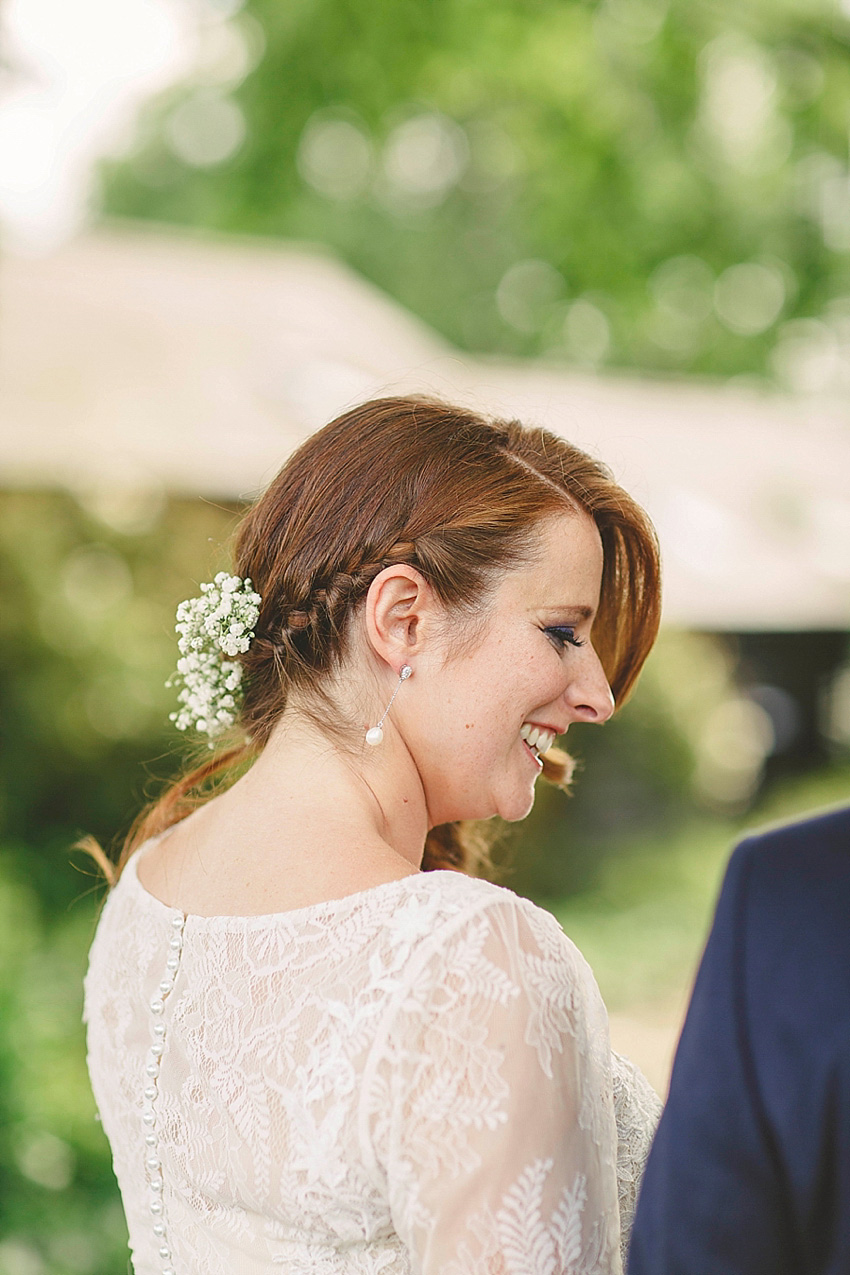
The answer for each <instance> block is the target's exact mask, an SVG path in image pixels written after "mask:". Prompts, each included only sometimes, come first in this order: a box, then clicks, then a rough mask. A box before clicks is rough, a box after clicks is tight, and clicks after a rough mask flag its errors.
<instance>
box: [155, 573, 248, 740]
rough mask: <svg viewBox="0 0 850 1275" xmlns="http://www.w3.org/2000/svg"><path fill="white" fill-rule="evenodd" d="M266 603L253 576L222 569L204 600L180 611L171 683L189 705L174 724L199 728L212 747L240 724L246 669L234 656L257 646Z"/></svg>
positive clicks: (189, 603)
mask: <svg viewBox="0 0 850 1275" xmlns="http://www.w3.org/2000/svg"><path fill="white" fill-rule="evenodd" d="M261 602H262V598H261V597H260V595H259V594H258V593H255V592H254V589H253V587H252V585H251V581H250V580H249V579H247V577H246V579H244V580H243V579H242V578H241V576H231V575H228V574H227V572H226V571H219V573H218V575H217V576H216V578H215V580H213V581H212V582H211V583H209V584H202V585H201V596H200V597H199V598H187V599H186V601H185V602H181V603H180V605H179V606H178V608H177V624H176V625H175V626H174V627H175V629H176V631H177V633H179V635H180V636H179V638H178V639H177V647H178V650H179V651H180V659H179V660H178V661H177V672H176V673H175V674H174V675H173V676H172V677H171V678H170V679H169V680H168V682H167V683H166V685H167V686H180V687H181V690H180V693H179V695H178V696H177V699H178V701H179V702H180V703H181V704H182V705H183V707H182V708H180V709H179V710H178V711H177V712H175V713H171V715H170V716H171V721H172V722H174V725H175V726H176V727H177V729H178V730H187V729H188V728H189V727H190V726H194V727H195V728H196V729H197V730H199V731H200V732H201V734H203V735H208V736H209V739H210V747H211V748H212V741H213V740H214V739H215V737H216V736H217V735H220V734H221V732H222V731H224V730H227V729H228V727H230V726H232V725H233V723H234V722H235V721H236V709H237V702H236V695H237V693H238V691H239V686H240V683H241V681H242V665H241V664H239V663H237V662H236V661H235V660H234V659H233V658H232V657H233V656H235V655H239V654H240V653H242V652H243V651H247V650H248V647H249V646H250V645H251V639H252V638H253V636H254V625H255V624H256V623H257V617H258V615H259V614H260V603H261ZM226 656H230V657H231V658H230V659H227V658H224V657H226Z"/></svg>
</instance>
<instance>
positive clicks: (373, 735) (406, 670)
mask: <svg viewBox="0 0 850 1275" xmlns="http://www.w3.org/2000/svg"><path fill="white" fill-rule="evenodd" d="M412 672H413V669H412V668H411V667H410V665H409V664H404V665H403V666H402V668H401V669H400V670H399V674H398V684H397V686H396V688H395V690H394V691H393V693H392V699H391V700H390V702H389V704H387V706H386V708H385V709H384V711H383V713H382V714H381V720H380V721H379V722H378V724H377V726H370V728H369V730H367V732H366V743H367V744H372V745H373V746H374V745H377V744H380V743H382V742H383V738H384V732H383V729H382V728H383V725H384V722H385V721H386V719H387V713H388V712H389V711H390V709H391V708H392V706H393V700H394V699H395V697H396V695H398V693H399V691H400V689H401V684H402V682H406V681H407V679H408V678H409V677H410V675H411V673H412Z"/></svg>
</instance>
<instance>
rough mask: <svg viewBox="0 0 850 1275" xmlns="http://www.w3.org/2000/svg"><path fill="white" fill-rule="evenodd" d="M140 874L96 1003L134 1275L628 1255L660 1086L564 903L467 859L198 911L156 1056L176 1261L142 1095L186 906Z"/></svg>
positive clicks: (112, 939) (162, 1158) (160, 1136)
mask: <svg viewBox="0 0 850 1275" xmlns="http://www.w3.org/2000/svg"><path fill="white" fill-rule="evenodd" d="M135 869H136V862H135V860H131V862H130V864H129V865H128V867H127V868H126V869H125V872H124V875H123V876H122V878H121V881H120V882H119V884H118V886H117V887H116V888H115V890H114V891H113V893H112V895H111V896H110V898H109V899H108V901H107V904H106V907H105V909H104V912H103V915H102V918H101V921H100V925H99V927H98V932H97V935H96V937H95V941H94V944H93V946H92V952H91V958H90V965H89V972H88V975H87V978H86V1019H87V1022H88V1043H89V1068H90V1072H91V1077H92V1085H93V1088H94V1091H95V1097H96V1099H97V1102H98V1106H99V1109H100V1114H101V1118H102V1120H103V1125H104V1128H105V1130H106V1133H107V1136H108V1137H109V1139H110V1142H111V1145H112V1151H113V1157H114V1164H115V1172H116V1175H117V1177H118V1182H119V1185H120V1187H121V1192H122V1196H123V1199H124V1205H125V1210H126V1213H127V1221H128V1227H129V1231H130V1245H131V1249H132V1251H133V1264H134V1268H135V1271H136V1275H154V1273H156V1275H161V1273H162V1271H163V1270H164V1269H168V1270H173V1271H174V1272H175V1275H201V1273H203V1275H231V1273H232V1272H233V1271H234V1270H239V1271H240V1275H242V1273H243V1272H244V1273H245V1275H254V1272H260V1271H266V1272H267V1271H269V1270H270V1269H272V1268H274V1267H279V1268H280V1269H282V1270H285V1271H287V1272H292V1273H294V1275H301V1273H302V1272H303V1275H307V1273H308V1272H310V1273H311V1275H343V1273H345V1275H377V1273H378V1272H381V1275H410V1273H412V1272H414V1271H415V1272H422V1275H436V1273H437V1272H439V1273H440V1275H443V1273H445V1275H477V1273H479V1272H480V1275H550V1273H551V1275H563V1273H565V1272H569V1273H570V1275H619V1272H620V1270H621V1258H620V1231H621V1227H620V1217H621V1215H622V1217H623V1219H624V1221H625V1223H626V1227H627V1226H628V1225H629V1224H630V1219H631V1212H632V1211H633V1208H634V1202H635V1197H636V1192H637V1184H638V1181H639V1177H640V1172H641V1169H642V1164H643V1159H644V1157H645V1154H646V1150H647V1149H648V1142H649V1138H650V1136H651V1132H652V1128H653V1125H654V1121H655V1119H656V1118H657V1105H658V1104H657V1099H654V1095H651V1090H649V1087H648V1086H647V1085H646V1082H645V1081H644V1080H643V1078H642V1077H641V1076H640V1073H638V1072H636V1070H635V1069H634V1068H632V1067H631V1065H630V1064H628V1063H626V1062H625V1061H621V1060H619V1059H617V1058H616V1056H612V1054H611V1051H610V1047H609V1044H608V1033H607V1018H606V1015H605V1010H604V1007H603V1005H602V1003H601V1000H600V997H599V993H598V990H597V988H596V984H595V982H594V980H593V977H592V975H591V973H590V971H589V969H588V967H587V965H586V963H585V962H584V960H583V958H582V957H581V955H580V954H579V953H578V951H577V950H576V948H575V947H574V946H573V944H572V943H570V941H569V940H568V939H567V938H566V936H565V935H564V933H563V931H562V930H561V929H560V927H559V926H558V925H557V923H556V922H555V921H554V919H553V918H552V917H551V916H550V915H549V914H548V913H546V912H543V911H542V910H541V909H538V908H536V907H534V906H533V905H532V904H531V903H529V902H527V901H526V900H523V899H520V898H518V897H517V896H516V895H514V894H512V893H511V892H510V891H508V890H504V889H501V888H499V887H497V886H493V885H490V884H489V883H487V882H484V881H477V880H473V879H471V878H468V877H465V876H462V875H460V874H457V873H452V872H434V873H423V874H421V875H413V876H410V877H406V878H404V879H402V880H401V881H394V882H388V883H386V884H385V885H382V886H378V887H375V888H373V889H371V890H366V891H364V892H363V893H361V894H356V895H353V896H350V897H349V898H345V899H341V900H337V901H333V902H329V903H324V904H318V905H315V906H312V907H309V908H302V909H299V910H298V911H294V912H289V913H280V914H277V915H274V916H266V917H209V918H203V917H197V916H193V915H191V914H190V915H189V916H188V917H186V918H185V923H184V924H183V926H182V932H181V949H180V952H179V967H178V968H176V969H174V968H173V966H172V967H170V968H171V969H172V977H173V982H172V983H171V984H170V990H169V993H168V996H167V997H166V1000H165V1004H164V1009H163V1011H162V1020H163V1022H164V1034H163V1040H164V1042H165V1045H164V1049H163V1051H162V1052H161V1056H159V1057H158V1058H157V1079H156V1102H155V1109H156V1121H157V1124H156V1139H157V1151H156V1154H157V1157H158V1161H159V1164H160V1167H159V1168H158V1169H157V1170H156V1172H157V1175H161V1178H162V1187H161V1190H160V1188H157V1190H158V1191H159V1194H160V1196H161V1202H162V1210H163V1214H162V1216H163V1219H164V1220H166V1221H167V1229H168V1237H169V1240H168V1243H169V1245H170V1251H169V1252H168V1259H167V1261H166V1260H165V1259H164V1257H163V1253H165V1252H166V1251H167V1250H166V1249H161V1248H159V1247H158V1245H157V1240H156V1236H155V1234H154V1231H153V1230H152V1227H151V1211H150V1209H151V1205H150V1173H149V1172H148V1171H146V1167H145V1166H146V1164H147V1163H149V1147H146V1146H145V1142H144V1131H145V1125H144V1123H143V1115H144V1113H145V1111H146V1110H147V1108H146V1105H145V1103H146V1099H145V1092H146V1090H147V1092H148V1093H150V1073H148V1075H147V1076H146V1065H147V1066H148V1067H149V1066H150V1061H149V1052H150V1047H151V1046H150V1042H151V1031H150V1013H151V1009H150V1006H151V1004H152V1001H153V1000H155V999H156V997H157V995H158V990H157V989H158V988H159V987H160V986H161V983H160V980H161V979H162V970H163V966H164V964H165V962H166V959H167V958H168V956H169V940H170V939H171V937H172V935H173V932H174V923H175V919H176V918H178V917H181V918H182V914H181V913H179V912H175V910H174V909H172V908H169V907H166V906H165V905H164V904H162V903H160V902H158V901H157V900H156V899H154V898H153V897H152V896H151V895H150V894H148V893H147V892H146V891H145V890H144V889H143V888H142V886H141V884H140V883H139V881H138V878H137V876H136V870H135ZM612 1057H613V1062H612ZM650 1095H651V1097H650ZM148 1105H149V1104H148ZM146 1156H147V1157H148V1158H147V1159H146Z"/></svg>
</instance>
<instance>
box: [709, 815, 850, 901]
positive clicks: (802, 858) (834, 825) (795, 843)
mask: <svg viewBox="0 0 850 1275" xmlns="http://www.w3.org/2000/svg"><path fill="white" fill-rule="evenodd" d="M729 870H730V872H733V873H738V874H741V875H744V874H747V875H750V876H753V877H758V876H759V875H760V874H761V873H762V872H768V873H770V875H777V874H778V873H781V875H782V877H783V878H785V879H786V880H787V881H788V882H789V884H790V883H791V882H792V881H794V880H795V879H796V878H797V877H798V876H800V875H802V876H805V877H810V876H812V875H813V874H814V875H820V874H821V873H823V872H826V874H827V875H828V876H832V877H835V878H836V879H838V880H840V879H842V878H843V877H845V876H847V877H848V881H850V806H842V807H840V808H839V809H837V810H827V811H824V812H822V813H819V814H817V815H812V816H811V817H809V818H806V819H799V820H794V821H793V822H791V823H785V824H781V825H779V826H777V827H770V828H765V829H762V830H760V831H757V832H754V833H751V834H749V835H748V836H746V837H744V838H743V840H742V841H740V842H739V843H738V845H737V846H736V848H735V851H734V853H733V855H732V858H731V859H730V862H729Z"/></svg>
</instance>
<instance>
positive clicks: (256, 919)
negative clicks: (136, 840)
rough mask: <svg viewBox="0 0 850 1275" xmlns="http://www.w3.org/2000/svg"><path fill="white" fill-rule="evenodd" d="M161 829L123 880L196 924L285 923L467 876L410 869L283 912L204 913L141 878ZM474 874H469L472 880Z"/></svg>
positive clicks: (146, 897) (151, 900) (156, 905)
mask: <svg viewBox="0 0 850 1275" xmlns="http://www.w3.org/2000/svg"><path fill="white" fill-rule="evenodd" d="M164 835H165V834H164V833H161V834H160V835H159V836H157V837H151V838H150V839H149V840H148V841H145V842H144V843H143V844H142V845H140V846H139V848H138V850H137V851H136V852H135V853H134V854H133V855H132V857H131V858H130V860H129V862H128V863H127V866H126V867H125V869H124V871H123V872H122V874H121V881H123V880H124V878H125V877H126V878H128V883H129V885H130V887H131V888H132V889H133V890H134V892H135V893H136V894H137V895H138V896H140V897H141V898H142V899H143V900H145V901H146V902H147V903H148V905H149V906H152V907H154V908H157V909H160V910H161V911H162V912H163V913H167V914H168V915H169V916H171V917H173V916H182V917H184V918H185V919H186V920H187V921H188V920H191V921H192V923H193V924H194V925H198V924H201V925H204V924H209V925H212V926H215V925H219V926H221V925H227V924H230V925H234V926H238V925H243V926H244V925H262V924H263V923H265V924H266V925H270V924H283V923H286V922H288V921H291V920H300V919H306V918H309V917H310V916H315V915H321V914H322V913H327V912H328V911H333V910H343V909H345V908H347V907H353V906H356V904H357V903H358V902H363V901H364V900H366V899H368V898H376V897H380V896H381V895H383V894H385V893H387V894H389V893H391V892H392V890H393V889H396V888H397V887H399V886H406V885H407V883H408V882H410V881H421V880H422V879H423V877H425V876H427V877H429V878H432V877H434V878H436V877H444V876H450V877H455V878H456V877H459V876H465V875H466V874H465V873H459V872H455V871H453V870H452V869H450V868H438V869H436V870H434V871H432V872H428V873H425V872H422V871H419V872H409V873H408V874H407V876H403V877H395V878H393V879H392V880H390V881H379V882H378V883H377V885H371V886H366V887H365V888H364V889H363V890H356V891H354V892H353V893H351V894H343V895H340V896H339V898H336V899H321V900H319V902H317V903H306V904H304V905H303V906H302V907H299V908H287V909H286V910H284V911H280V912H217V913H212V914H209V915H207V914H205V913H203V912H184V911H183V909H182V908H178V907H174V906H173V904H170V903H165V902H163V900H162V899H160V898H157V896H156V895H155V894H152V893H151V891H150V890H149V889H148V888H147V886H145V885H143V884H142V882H141V881H140V880H139V874H138V864H139V860H140V859H141V858H142V856H143V855H144V854H145V853H146V852H147V851H148V850H149V849H150V848H151V847H152V846H154V845H155V844H156V842H157V841H159V840H160V839H161V837H162V836H164ZM471 879H472V878H467V880H471Z"/></svg>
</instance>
